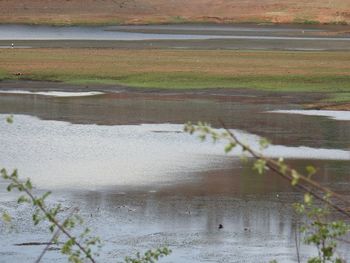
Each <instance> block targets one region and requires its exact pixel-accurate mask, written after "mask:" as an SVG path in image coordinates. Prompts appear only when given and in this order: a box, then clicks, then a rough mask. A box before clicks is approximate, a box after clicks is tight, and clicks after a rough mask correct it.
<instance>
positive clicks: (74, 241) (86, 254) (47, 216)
mask: <svg viewBox="0 0 350 263" xmlns="http://www.w3.org/2000/svg"><path fill="white" fill-rule="evenodd" d="M12 180H13V182H14V183H16V184H18V185H20V184H21V183H20V182H19V181H18V180H17V179H15V178H12ZM23 191H24V192H25V193H26V194H27V195H28V196H29V197H30V199H31V200H32V201H33V202H34V201H35V200H36V198H35V197H34V196H33V194H32V193H31V192H30V191H29V190H28V189H27V188H26V187H24V188H23ZM37 206H38V207H39V209H40V210H41V211H42V212H43V213H44V214H45V216H46V218H47V219H48V220H49V221H50V222H51V223H53V224H54V225H56V226H57V228H58V229H59V230H60V231H61V232H62V233H63V234H65V235H66V236H67V237H68V238H69V239H70V240H72V241H73V243H74V245H76V246H77V247H78V248H79V249H80V250H81V251H82V252H83V253H84V254H85V256H86V258H88V259H89V260H90V261H91V263H96V261H95V260H94V258H93V257H92V256H91V254H90V253H89V252H88V251H87V250H86V249H85V248H84V247H83V246H82V245H81V244H80V243H79V242H78V241H77V240H76V238H74V237H73V236H72V235H71V234H70V233H69V232H68V231H67V230H66V229H65V227H64V226H63V225H62V224H61V223H59V222H58V221H57V219H56V218H55V217H53V216H52V215H51V214H50V213H49V212H48V211H47V210H46V208H45V207H44V206H43V204H42V203H41V202H37Z"/></svg>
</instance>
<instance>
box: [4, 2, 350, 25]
mask: <svg viewBox="0 0 350 263" xmlns="http://www.w3.org/2000/svg"><path fill="white" fill-rule="evenodd" d="M0 22H1V23H27V24H28V23H30V24H51V25H52V24H55V25H72V24H90V25H97V24H120V23H123V24H145V23H147V24H149V23H186V22H215V23H237V22H250V23H252V22H253V23H266V22H269V23H304V24H317V23H331V24H346V23H349V22H350V2H349V1H346V0H332V1H329V0H315V1H307V0H298V1H295V0H284V1H280V0H245V1H239V0H190V1H189V0H176V1H169V0H55V1H46V0H26V1H22V0H2V1H0Z"/></svg>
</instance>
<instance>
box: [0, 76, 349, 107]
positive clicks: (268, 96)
mask: <svg viewBox="0 0 350 263" xmlns="http://www.w3.org/2000/svg"><path fill="white" fill-rule="evenodd" d="M1 90H23V91H30V92H42V91H59V92H61V91H62V92H91V91H97V92H104V93H112V94H114V95H115V96H119V97H125V96H133V97H139V96H142V97H144V96H145V95H146V96H147V97H149V98H156V97H161V98H167V99H174V100H176V99H185V98H186V99H195V98H199V99H206V98H208V99H209V98H210V99H215V100H219V101H227V100H231V101H232V100H237V101H249V102H254V101H255V100H264V101H267V100H268V101H269V103H272V104H273V103H276V104H280V103H286V104H287V103H289V104H297V105H300V106H301V107H302V108H304V109H313V110H342V111H344V110H346V111H348V110H350V103H347V102H339V103H337V102H330V103H326V102H320V101H322V100H324V99H326V98H327V97H328V96H329V94H327V93H322V92H319V93H317V92H276V91H260V90H254V89H236V88H235V89H233V88H232V89H230V88H206V89H187V90H183V89H178V90H177V89H157V88H137V87H127V86H122V85H107V84H95V85H76V84H67V83H63V82H54V81H29V80H28V81H27V80H22V81H18V80H17V81H11V80H8V81H0V91H1Z"/></svg>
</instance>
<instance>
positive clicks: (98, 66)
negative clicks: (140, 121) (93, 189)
mask: <svg viewBox="0 0 350 263" xmlns="http://www.w3.org/2000/svg"><path fill="white" fill-rule="evenodd" d="M0 61H1V64H0V80H16V79H20V80H45V81H63V82H66V83H74V84H119V85H125V86H130V87H141V88H162V89H196V88H253V89H259V90H270V91H296V92H309V91H310V92H330V93H334V94H336V95H335V96H334V98H333V100H334V101H342V102H344V101H349V100H350V96H349V93H350V53H344V52H297V51H230V50H205V51H203V50H116V49H3V50H0ZM344 94H345V95H346V96H344Z"/></svg>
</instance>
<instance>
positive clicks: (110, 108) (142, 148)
mask: <svg viewBox="0 0 350 263" xmlns="http://www.w3.org/2000/svg"><path fill="white" fill-rule="evenodd" d="M214 98H215V99H210V98H202V99H201V98H199V97H197V98H195V97H193V96H188V98H185V97H181V96H178V95H171V94H170V95H169V94H168V95H164V94H163V95H155V94H136V93H131V94H128V93H125V94H124V93H121V94H106V95H99V96H95V97H83V98H82V97H76V98H57V97H46V96H38V95H15V94H2V95H0V113H2V114H9V113H12V114H26V115H32V116H37V117H39V118H42V119H44V120H39V119H37V118H33V117H29V116H21V115H15V122H14V124H13V125H6V124H5V123H4V122H2V124H0V131H1V138H0V142H1V145H2V148H1V149H0V160H1V165H3V164H4V163H5V164H7V165H9V166H16V167H19V168H20V174H21V175H23V176H30V177H32V178H33V180H34V182H36V185H37V186H39V187H40V188H43V189H46V188H50V189H55V191H54V192H55V195H54V196H53V199H52V201H53V202H56V201H59V202H63V203H64V207H65V208H68V207H72V206H73V207H74V206H77V207H79V208H80V210H81V213H82V215H83V216H84V218H86V220H87V223H88V224H89V225H90V226H92V228H93V229H94V231H95V232H96V233H97V234H98V235H100V236H102V237H103V239H104V240H106V246H105V248H104V251H103V252H104V253H102V254H104V255H106V256H105V258H104V259H103V262H115V259H116V258H118V259H120V258H122V257H123V256H125V255H130V254H132V253H134V252H136V251H138V250H146V249H149V248H152V247H157V246H160V245H164V244H165V245H169V246H170V247H171V248H172V249H173V250H174V253H173V255H172V256H170V257H169V258H166V259H165V260H164V261H162V262H186V263H187V262H269V261H270V260H271V259H277V260H278V261H279V262H295V260H296V258H295V255H296V254H295V246H294V235H295V229H296V225H297V224H298V218H297V217H296V216H295V215H294V213H293V211H292V209H291V204H292V203H293V202H295V201H297V200H300V198H301V195H300V193H298V192H295V191H293V189H291V188H290V186H289V184H288V183H286V182H285V181H283V180H282V179H281V178H279V177H277V176H273V175H271V174H266V175H264V176H261V175H258V174H255V173H254V172H253V171H252V169H251V165H252V164H251V163H247V164H242V163H241V162H239V160H237V159H236V158H231V157H228V156H223V155H222V154H221V153H222V145H216V146H213V145H212V144H210V143H207V144H205V143H204V144H201V143H199V142H198V141H197V140H196V139H195V138H194V137H191V136H189V135H186V134H183V133H181V132H180V130H181V127H182V125H179V124H180V123H184V122H186V121H187V120H192V121H197V120H204V121H209V122H211V123H213V124H214V125H215V124H216V125H217V124H218V122H217V118H218V117H220V118H222V119H223V120H224V121H225V122H226V123H227V124H228V126H229V127H230V128H233V129H240V130H244V131H246V132H249V133H253V134H258V135H263V136H267V137H268V138H270V139H272V140H273V142H274V144H275V145H277V144H280V145H285V146H284V147H285V148H284V149H285V150H286V149H287V150H288V151H289V152H292V153H293V154H294V155H295V154H297V155H300V156H299V157H301V156H302V157H303V158H302V159H300V158H299V159H293V160H288V162H289V163H291V165H293V167H296V168H298V169H299V170H303V169H304V168H303V167H305V166H306V165H308V164H310V163H312V164H314V165H315V166H317V167H318V173H317V175H316V177H315V178H317V180H319V181H321V182H322V183H323V184H325V185H327V186H330V187H332V188H334V189H335V190H337V191H339V192H342V193H344V194H349V189H350V188H349V174H348V171H349V169H350V162H349V161H348V160H343V161H341V160H315V159H314V160H310V159H312V158H315V157H317V156H320V154H321V152H322V151H320V152H317V151H316V150H315V152H311V153H307V152H305V151H304V150H303V151H302V152H298V151H297V149H298V148H297V147H295V146H300V145H305V146H307V147H309V148H308V149H310V148H311V147H312V148H324V149H327V148H328V150H330V149H334V150H335V151H336V152H338V151H340V152H346V149H347V148H348V143H349V141H350V140H349V139H350V138H349V134H350V133H349V130H350V126H349V122H344V121H336V120H331V119H328V118H325V117H321V116H314V117H313V116H303V115H284V114H274V113H266V111H270V110H276V109H290V108H292V107H293V105H290V104H285V103H282V102H281V101H282V100H284V98H280V97H279V98H273V97H271V98H270V97H269V98H266V97H265V98H258V97H256V96H253V95H252V94H250V95H249V96H242V95H240V96H232V97H230V98H225V99H222V98H219V97H215V96H214ZM285 100H288V99H285ZM284 102H285V101H284ZM4 116H5V115H2V118H1V119H4ZM286 116H288V117H286ZM57 120H60V121H57ZM62 121H66V122H62ZM67 122H70V123H72V124H69V123H67ZM143 123H147V124H146V125H145V124H144V125H139V124H143ZM164 123H165V124H164ZM291 123H292V124H293V125H291ZM81 124H84V125H81ZM96 124H99V125H96ZM131 124H133V125H131ZM175 124H177V125H175ZM115 125H117V126H115ZM241 135H243V134H241ZM244 136H247V138H248V139H249V142H250V143H253V144H254V143H256V141H257V137H256V136H253V135H247V134H245V135H244ZM254 138H255V139H254ZM286 146H288V147H286ZM273 147H277V146H273ZM273 147H272V148H273ZM278 147H280V146H278ZM278 147H277V148H273V149H275V150H278V151H280V150H281V148H278ZM281 153H282V152H281ZM328 153H329V152H328ZM308 154H311V155H312V156H308ZM82 182H83V183H82ZM0 185H1V186H2V187H1V190H0V209H1V210H2V209H6V210H8V211H9V212H10V213H12V214H13V215H14V216H15V217H14V218H15V219H14V222H13V224H14V227H15V229H16V231H9V230H8V229H5V228H4V226H3V225H0V233H1V236H3V237H4V238H2V239H1V240H0V258H1V260H5V262H6V261H9V260H11V262H23V261H33V259H35V258H36V256H37V255H38V253H39V252H40V248H37V247H24V248H21V249H18V247H16V246H13V244H15V243H20V242H30V241H43V242H45V241H47V238H48V236H47V233H46V232H45V231H44V226H41V227H39V229H38V228H36V227H34V226H32V223H31V222H30V210H29V209H26V208H23V207H18V206H17V205H16V204H15V201H14V196H13V195H9V194H8V193H6V192H5V191H4V187H3V186H4V184H3V182H0ZM72 186H74V187H72ZM219 224H223V225H224V229H222V230H218V225H219ZM112 226H113V227H112ZM23 231H24V232H25V234H23ZM345 251H346V250H345ZM345 251H342V253H343V255H347V256H350V255H349V254H346V253H348V252H345ZM301 252H302V255H303V257H304V258H305V257H306V256H307V255H308V254H310V253H312V252H313V250H312V249H310V248H309V247H304V246H303V247H302V250H301ZM60 257H61V256H60V255H59V254H58V253H57V252H55V251H50V252H49V253H48V254H47V260H48V261H50V260H52V261H55V260H57V259H59V258H60ZM58 261H59V262H63V259H62V260H58Z"/></svg>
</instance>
